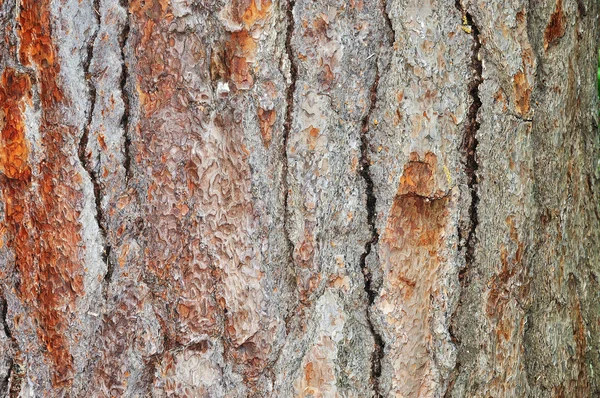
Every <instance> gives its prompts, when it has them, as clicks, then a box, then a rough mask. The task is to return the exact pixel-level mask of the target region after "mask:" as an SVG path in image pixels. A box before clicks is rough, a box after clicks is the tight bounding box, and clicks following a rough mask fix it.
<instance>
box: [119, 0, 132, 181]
mask: <svg viewBox="0 0 600 398" xmlns="http://www.w3.org/2000/svg"><path fill="white" fill-rule="evenodd" d="M120 5H121V7H123V9H124V10H125V25H124V26H123V30H122V31H121V35H120V37H119V46H120V48H121V58H122V62H123V68H122V70H121V81H120V88H121V98H122V99H123V116H122V117H121V126H122V127H123V136H124V138H125V145H124V147H123V157H124V160H123V168H124V169H125V180H126V182H129V180H130V178H131V153H130V148H131V137H130V135H129V95H128V92H127V80H128V79H129V68H128V66H127V57H126V55H125V46H126V45H127V41H128V40H129V29H130V22H129V0H121V1H120Z"/></svg>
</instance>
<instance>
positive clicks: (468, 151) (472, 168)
mask: <svg viewBox="0 0 600 398" xmlns="http://www.w3.org/2000/svg"><path fill="white" fill-rule="evenodd" d="M455 4H456V8H457V9H458V11H460V12H461V14H462V18H463V21H462V22H463V25H466V26H469V27H470V29H471V30H470V34H471V36H472V37H473V44H472V47H471V50H472V52H471V62H470V67H471V73H472V77H471V80H470V81H469V84H468V90H469V96H470V98H471V105H470V106H469V110H468V112H467V118H466V121H465V124H464V133H463V141H462V144H461V148H460V151H461V155H462V157H463V165H464V168H465V174H466V176H467V187H468V189H469V192H470V195H471V203H470V205H469V214H468V215H469V220H468V224H467V225H468V231H463V230H462V227H461V226H460V225H459V230H458V237H459V240H461V239H462V238H461V237H463V236H465V234H466V235H467V238H466V241H464V242H462V241H459V244H458V251H459V253H464V256H465V264H464V267H463V268H462V269H461V270H460V271H459V274H458V279H459V283H460V287H461V291H462V290H464V289H465V287H466V285H467V283H468V272H469V270H470V269H472V266H473V263H474V262H475V245H476V244H477V226H478V224H479V219H478V215H477V206H478V204H479V190H478V186H477V170H478V169H479V164H478V163H477V144H478V141H477V132H478V130H479V127H480V123H479V121H478V120H477V114H478V112H479V109H480V108H481V105H482V104H481V99H480V97H479V86H480V85H481V83H483V77H482V69H483V65H482V62H481V59H480V55H479V52H480V49H481V42H480V40H479V29H478V28H477V26H476V25H475V23H474V21H473V17H472V16H471V14H470V13H468V12H467V10H466V8H465V7H464V6H463V5H462V4H461V2H460V0H456V3H455ZM466 31H467V30H465V32H466ZM461 300H462V294H461V298H459V304H458V305H457V309H456V310H455V313H454V314H453V315H452V319H451V320H450V328H449V333H450V336H451V338H452V340H453V342H454V343H455V344H460V340H459V339H458V338H457V336H456V330H455V328H456V325H455V322H456V312H458V309H459V308H460V305H461V302H460V301H461ZM459 361H460V358H459ZM460 366H461V363H460V362H458V363H457V364H456V365H455V368H454V371H453V372H452V375H451V376H450V379H451V380H450V382H449V384H448V388H447V391H446V394H445V396H446V397H449V396H450V393H451V392H452V389H453V385H454V382H455V380H456V377H457V376H458V373H459V371H460Z"/></svg>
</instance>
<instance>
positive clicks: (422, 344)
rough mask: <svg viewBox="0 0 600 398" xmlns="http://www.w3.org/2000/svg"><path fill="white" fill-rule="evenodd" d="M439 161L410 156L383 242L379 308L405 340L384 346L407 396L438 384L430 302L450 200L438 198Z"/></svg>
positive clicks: (397, 386)
mask: <svg viewBox="0 0 600 398" xmlns="http://www.w3.org/2000/svg"><path fill="white" fill-rule="evenodd" d="M436 162H437V160H436V157H435V155H434V154H433V153H428V154H427V155H426V157H425V160H424V161H422V160H419V157H418V155H417V154H416V153H413V154H411V161H409V162H408V163H407V164H406V165H405V167H404V172H403V175H402V177H401V178H400V185H399V188H398V194H397V195H396V198H395V199H394V202H393V205H392V208H391V210H390V215H389V218H388V221H387V225H386V228H385V231H384V234H383V238H382V249H381V258H382V262H383V268H384V270H385V272H386V276H385V278H384V279H386V280H387V282H386V284H385V286H384V288H383V291H385V294H384V295H382V297H381V298H380V302H379V303H378V306H379V308H380V309H381V310H382V311H383V312H384V313H386V314H387V324H388V327H389V328H391V330H390V332H391V333H393V334H394V335H396V336H403V339H404V341H403V342H401V343H391V344H390V346H389V347H388V346H387V345H386V351H387V349H388V348H389V355H390V356H391V359H390V360H391V361H392V363H394V374H395V375H396V376H395V377H394V382H393V384H394V385H393V391H392V393H399V392H402V393H403V394H405V395H407V396H413V395H414V396H416V395H428V394H432V393H433V391H434V385H435V383H436V380H437V379H436V376H435V369H434V368H433V359H432V357H431V354H430V353H431V344H432V340H433V336H432V335H431V332H430V330H431V325H430V320H431V312H432V310H433V308H432V305H433V302H432V300H431V297H432V295H434V294H435V289H436V283H437V279H438V277H439V274H440V268H441V267H442V264H443V263H444V261H445V259H444V257H443V255H442V254H441V253H440V252H439V250H440V248H441V247H443V241H444V230H445V228H446V224H447V216H448V211H447V207H448V202H449V200H450V199H449V197H439V196H436V195H435V179H434V175H435V165H436ZM390 308H392V309H390ZM406 340H407V341H406Z"/></svg>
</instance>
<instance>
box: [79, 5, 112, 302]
mask: <svg viewBox="0 0 600 398" xmlns="http://www.w3.org/2000/svg"><path fill="white" fill-rule="evenodd" d="M99 10H100V0H93V2H92V13H93V15H94V16H95V23H96V29H95V31H94V33H93V34H92V36H91V37H90V39H89V43H88V46H87V56H86V59H85V60H84V61H83V72H84V77H85V79H86V82H87V86H88V91H89V95H90V106H89V108H88V111H87V119H86V122H85V126H84V128H83V134H82V135H81V139H80V140H79V148H78V153H77V154H78V156H79V161H80V162H81V166H82V167H83V169H84V170H85V171H86V173H87V174H88V177H89V179H90V181H91V183H92V186H93V192H94V205H95V208H96V222H97V223H98V228H99V229H100V234H101V235H102V239H103V240H104V245H103V248H102V261H103V262H104V264H106V266H107V270H106V274H105V275H104V282H105V286H107V285H108V284H109V283H110V280H111V276H112V265H111V263H110V259H109V257H110V252H111V250H112V248H111V246H110V244H109V243H108V236H107V231H106V227H105V225H104V215H103V212H102V188H101V186H100V182H99V181H98V175H97V173H96V172H95V171H94V169H93V168H92V167H91V165H90V160H89V158H88V156H87V153H86V151H87V146H88V141H89V137H90V128H91V125H92V119H93V115H94V108H95V107H96V84H95V82H94V79H93V76H92V75H91V74H90V65H91V63H92V59H93V57H94V45H95V42H96V39H97V37H98V32H99V31H100V23H101V22H100V15H99ZM106 290H107V289H105V294H106Z"/></svg>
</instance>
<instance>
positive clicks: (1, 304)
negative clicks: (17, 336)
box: [0, 297, 13, 340]
mask: <svg viewBox="0 0 600 398" xmlns="http://www.w3.org/2000/svg"><path fill="white" fill-rule="evenodd" d="M7 314H8V303H7V302H6V299H5V298H4V297H0V318H1V319H2V327H3V329H4V334H5V335H6V337H8V338H9V339H11V340H13V335H12V332H11V331H10V327H9V326H8V321H7V320H6V316H7Z"/></svg>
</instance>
